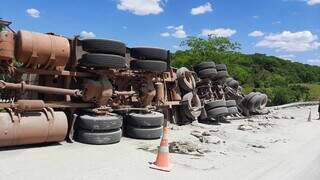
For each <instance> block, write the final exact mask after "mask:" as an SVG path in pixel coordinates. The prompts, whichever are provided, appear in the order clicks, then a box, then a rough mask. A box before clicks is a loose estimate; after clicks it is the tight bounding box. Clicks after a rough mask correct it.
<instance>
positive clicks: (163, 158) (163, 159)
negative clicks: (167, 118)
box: [150, 127, 172, 172]
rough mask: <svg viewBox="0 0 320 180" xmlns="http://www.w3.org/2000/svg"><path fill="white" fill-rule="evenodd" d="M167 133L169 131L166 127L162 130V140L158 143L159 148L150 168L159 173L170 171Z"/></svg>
mask: <svg viewBox="0 0 320 180" xmlns="http://www.w3.org/2000/svg"><path fill="white" fill-rule="evenodd" d="M168 132H169V129H168V128H167V127H164V128H163V134H162V139H161V143H160V147H159V149H158V155H157V159H156V161H155V162H154V163H152V165H151V166H150V168H152V169H157V170H161V171H167V172H169V171H171V167H172V166H171V162H170V157H169V142H168Z"/></svg>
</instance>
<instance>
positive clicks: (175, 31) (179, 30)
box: [160, 25, 187, 38]
mask: <svg viewBox="0 0 320 180" xmlns="http://www.w3.org/2000/svg"><path fill="white" fill-rule="evenodd" d="M166 28H167V29H168V30H169V31H170V32H163V33H161V34H160V35H161V36H162V37H169V36H172V37H175V38H186V37H187V33H186V32H185V30H184V27H183V25H180V26H177V27H174V26H167V27H166Z"/></svg>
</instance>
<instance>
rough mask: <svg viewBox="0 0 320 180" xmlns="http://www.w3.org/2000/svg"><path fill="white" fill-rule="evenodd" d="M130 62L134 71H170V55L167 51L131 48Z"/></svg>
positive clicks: (150, 48)
mask: <svg viewBox="0 0 320 180" xmlns="http://www.w3.org/2000/svg"><path fill="white" fill-rule="evenodd" d="M130 56H131V57H132V58H133V60H131V61H130V68H131V69H132V70H139V71H147V72H155V73H162V72H165V71H167V70H168V66H169V63H168V62H169V53H168V51H167V50H165V49H159V48H152V47H135V48H131V50H130Z"/></svg>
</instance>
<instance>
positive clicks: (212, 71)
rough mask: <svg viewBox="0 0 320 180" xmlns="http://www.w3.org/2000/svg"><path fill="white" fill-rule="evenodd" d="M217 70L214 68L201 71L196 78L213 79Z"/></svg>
mask: <svg viewBox="0 0 320 180" xmlns="http://www.w3.org/2000/svg"><path fill="white" fill-rule="evenodd" d="M217 73H218V72H217V70H216V69H214V68H210V69H204V70H201V71H199V72H198V73H197V75H198V77H199V78H200V79H205V78H213V77H215V76H216V75H217Z"/></svg>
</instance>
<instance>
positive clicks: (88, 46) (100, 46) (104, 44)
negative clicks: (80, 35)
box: [81, 39, 127, 57]
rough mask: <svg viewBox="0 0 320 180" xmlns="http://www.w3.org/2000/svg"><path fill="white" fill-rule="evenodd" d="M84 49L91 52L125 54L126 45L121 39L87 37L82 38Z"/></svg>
mask: <svg viewBox="0 0 320 180" xmlns="http://www.w3.org/2000/svg"><path fill="white" fill-rule="evenodd" d="M81 42H82V48H83V50H85V51H87V52H90V53H103V54H115V55H119V56H123V57H124V56H125V54H126V50H127V48H126V45H125V44H124V43H122V42H119V41H114V40H107V39H85V40H82V41H81Z"/></svg>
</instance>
